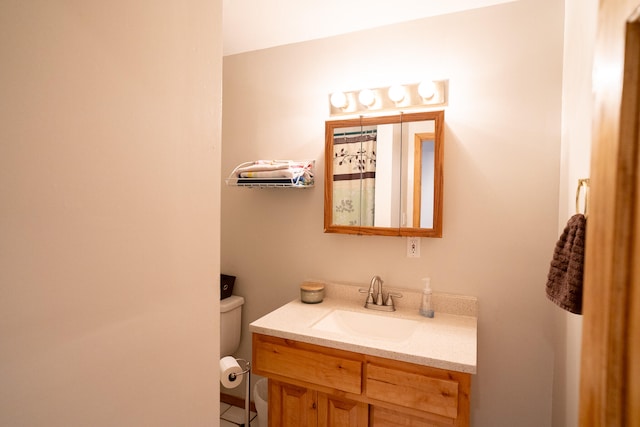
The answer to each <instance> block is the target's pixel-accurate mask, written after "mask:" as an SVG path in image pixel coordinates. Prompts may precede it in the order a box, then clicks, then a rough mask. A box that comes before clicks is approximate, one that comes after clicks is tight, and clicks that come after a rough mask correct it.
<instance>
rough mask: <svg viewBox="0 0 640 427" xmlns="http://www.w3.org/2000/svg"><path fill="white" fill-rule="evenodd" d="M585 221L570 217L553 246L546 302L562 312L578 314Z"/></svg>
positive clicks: (581, 285)
mask: <svg viewBox="0 0 640 427" xmlns="http://www.w3.org/2000/svg"><path fill="white" fill-rule="evenodd" d="M586 229H587V219H586V217H585V216H584V215H582V214H576V215H574V216H572V217H571V218H570V219H569V221H568V222H567V226H566V227H565V229H564V231H563V233H562V235H561V236H560V238H559V239H558V242H557V243H556V246H555V249H554V251H553V258H552V260H551V266H550V268H549V274H548V277H547V279H548V280H547V298H549V299H550V300H551V301H553V302H554V303H556V304H557V305H558V306H560V307H562V308H563V309H565V310H567V311H569V312H571V313H575V314H582V289H583V274H584V253H585V241H586V231H587V230H586Z"/></svg>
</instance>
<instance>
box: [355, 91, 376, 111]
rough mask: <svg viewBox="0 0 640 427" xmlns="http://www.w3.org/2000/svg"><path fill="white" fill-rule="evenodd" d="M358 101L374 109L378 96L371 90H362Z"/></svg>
mask: <svg viewBox="0 0 640 427" xmlns="http://www.w3.org/2000/svg"><path fill="white" fill-rule="evenodd" d="M358 101H360V103H361V104H362V105H364V106H365V107H367V108H369V107H372V106H373V105H374V104H375V103H376V94H375V93H373V91H372V90H371V89H362V90H361V91H360V93H359V94H358Z"/></svg>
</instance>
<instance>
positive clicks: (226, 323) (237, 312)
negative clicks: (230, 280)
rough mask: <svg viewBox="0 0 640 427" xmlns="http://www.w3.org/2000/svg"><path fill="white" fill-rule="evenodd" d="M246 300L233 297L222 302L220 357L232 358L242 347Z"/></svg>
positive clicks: (236, 296)
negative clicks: (241, 338)
mask: <svg viewBox="0 0 640 427" xmlns="http://www.w3.org/2000/svg"><path fill="white" fill-rule="evenodd" d="M243 304H244V298H242V297H241V296H238V295H231V296H230V297H228V298H225V299H223V300H220V357H221V358H222V357H224V356H231V355H233V353H235V351H236V350H237V349H238V346H239V345H240V331H241V327H242V305H243Z"/></svg>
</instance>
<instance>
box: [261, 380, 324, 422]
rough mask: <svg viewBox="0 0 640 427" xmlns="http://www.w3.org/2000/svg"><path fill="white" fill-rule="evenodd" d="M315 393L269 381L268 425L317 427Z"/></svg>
mask: <svg viewBox="0 0 640 427" xmlns="http://www.w3.org/2000/svg"><path fill="white" fill-rule="evenodd" d="M316 395H317V393H316V392H315V391H313V390H309V389H307V388H304V387H298V386H294V385H291V384H286V383H281V382H279V381H274V380H272V379H269V425H270V426H278V427H301V426H305V427H317V425H318V410H317V403H316Z"/></svg>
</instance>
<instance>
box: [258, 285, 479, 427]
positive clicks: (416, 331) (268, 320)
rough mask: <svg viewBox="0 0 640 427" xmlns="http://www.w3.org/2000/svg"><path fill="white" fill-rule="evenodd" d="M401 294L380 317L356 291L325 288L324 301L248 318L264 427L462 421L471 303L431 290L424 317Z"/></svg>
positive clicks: (473, 327) (471, 357)
mask: <svg viewBox="0 0 640 427" xmlns="http://www.w3.org/2000/svg"><path fill="white" fill-rule="evenodd" d="M402 292H403V294H404V296H405V298H403V299H402V300H403V302H404V305H403V304H402V303H400V304H398V306H397V311H395V312H392V313H379V312H374V311H372V310H365V309H364V308H363V307H362V304H360V302H361V301H360V300H361V299H362V295H358V293H357V287H353V286H344V285H334V286H331V285H330V286H328V287H327V297H326V298H325V300H324V301H323V302H322V303H320V304H313V305H310V304H303V303H301V302H300V301H292V302H290V303H289V304H286V305H284V306H282V307H280V308H279V309H277V310H275V311H273V312H272V313H269V314H267V315H266V316H264V317H262V318H261V319H258V320H256V321H255V322H253V323H252V324H251V325H250V329H251V331H252V332H253V371H254V372H255V373H256V374H258V375H262V376H265V377H267V378H269V425H271V426H377V427H379V426H468V425H469V418H470V409H469V408H470V387H471V375H473V374H475V372H476V344H477V317H476V315H477V301H476V300H475V298H471V297H460V296H447V295H442V294H434V306H435V309H436V317H435V318H434V319H427V318H424V317H422V316H419V315H418V314H417V306H416V304H419V302H417V301H414V298H412V297H411V296H409V295H408V294H409V293H411V292H407V291H402ZM418 299H419V294H418V293H416V300H418ZM443 310H445V311H443Z"/></svg>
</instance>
